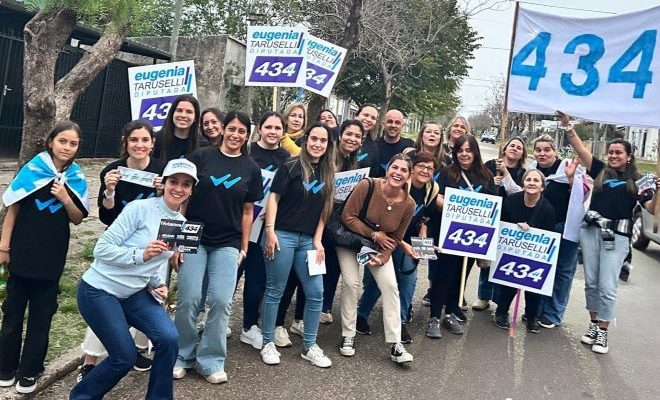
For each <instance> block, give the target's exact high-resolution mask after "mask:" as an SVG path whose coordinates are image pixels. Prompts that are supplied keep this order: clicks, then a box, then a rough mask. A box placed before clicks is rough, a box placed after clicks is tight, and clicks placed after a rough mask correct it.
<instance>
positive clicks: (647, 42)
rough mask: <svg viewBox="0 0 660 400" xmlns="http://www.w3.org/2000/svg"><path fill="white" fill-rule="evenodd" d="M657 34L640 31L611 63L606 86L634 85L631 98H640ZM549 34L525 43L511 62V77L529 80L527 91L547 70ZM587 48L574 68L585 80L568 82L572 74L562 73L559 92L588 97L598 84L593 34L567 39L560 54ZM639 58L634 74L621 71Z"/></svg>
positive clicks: (599, 48)
mask: <svg viewBox="0 0 660 400" xmlns="http://www.w3.org/2000/svg"><path fill="white" fill-rule="evenodd" d="M657 34H658V31H657V29H650V30H646V31H644V32H643V33H642V34H641V35H640V36H639V37H638V38H637V39H636V40H635V41H634V42H633V43H632V44H631V45H630V47H628V49H626V51H625V52H624V53H623V54H622V55H621V57H619V59H618V60H617V61H616V62H615V63H614V64H612V66H611V67H610V70H609V74H608V77H607V82H608V83H632V84H634V85H635V90H634V92H633V98H635V99H641V98H643V97H644V90H645V89H646V85H648V84H649V83H651V82H652V81H653V72H652V71H651V70H650V67H651V62H652V61H653V53H654V51H655V44H656V38H657ZM551 39H552V35H551V34H550V33H549V32H541V33H539V34H538V35H537V36H536V37H535V38H534V39H532V40H530V41H529V42H528V43H527V44H525V45H524V46H523V47H522V48H521V49H520V51H518V53H517V54H516V55H515V56H514V57H513V58H512V59H511V75H517V76H526V77H529V78H530V80H529V87H528V89H529V90H536V89H537V88H538V85H539V81H540V80H541V78H544V77H545V75H546V73H547V70H548V68H547V67H546V66H545V60H546V50H547V49H548V45H549V44H550V40H551ZM579 45H587V46H589V53H587V54H586V55H582V56H580V58H579V61H578V66H577V67H578V69H581V70H583V71H584V72H585V73H586V75H587V79H586V80H585V82H584V83H582V84H581V85H576V84H574V83H573V81H572V73H570V72H564V73H562V74H561V79H560V84H561V87H562V89H563V90H564V91H565V92H566V93H568V94H570V95H574V96H588V95H589V94H591V93H593V92H594V91H595V90H596V89H597V88H598V85H599V83H600V78H599V73H598V69H597V68H596V63H597V62H598V61H599V60H600V59H601V58H602V56H603V54H604V53H605V42H604V40H603V39H602V38H601V37H600V36H597V35H594V34H583V35H580V36H577V37H575V38H573V40H571V41H570V42H569V43H568V44H567V45H566V47H565V48H564V53H567V54H573V53H575V50H576V48H577V46H579ZM533 52H536V62H535V63H534V64H533V65H531V64H524V62H525V61H526V60H527V59H528V58H529V57H530V56H531V55H532V53H533ZM637 56H640V61H639V65H638V67H637V70H636V71H624V69H625V68H626V67H628V66H629V65H630V63H631V62H632V61H633V60H634V59H636V58H637Z"/></svg>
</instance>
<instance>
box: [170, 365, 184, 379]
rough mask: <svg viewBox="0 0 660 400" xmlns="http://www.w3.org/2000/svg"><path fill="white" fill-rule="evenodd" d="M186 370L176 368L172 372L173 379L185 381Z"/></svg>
mask: <svg viewBox="0 0 660 400" xmlns="http://www.w3.org/2000/svg"><path fill="white" fill-rule="evenodd" d="M186 372H187V371H186V369H185V368H181V367H174V369H173V370H172V378H174V379H183V377H184V376H186Z"/></svg>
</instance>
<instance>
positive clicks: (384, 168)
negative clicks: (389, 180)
mask: <svg viewBox="0 0 660 400" xmlns="http://www.w3.org/2000/svg"><path fill="white" fill-rule="evenodd" d="M389 166H390V163H387V164H380V167H381V168H382V169H383V171H387V167H389Z"/></svg>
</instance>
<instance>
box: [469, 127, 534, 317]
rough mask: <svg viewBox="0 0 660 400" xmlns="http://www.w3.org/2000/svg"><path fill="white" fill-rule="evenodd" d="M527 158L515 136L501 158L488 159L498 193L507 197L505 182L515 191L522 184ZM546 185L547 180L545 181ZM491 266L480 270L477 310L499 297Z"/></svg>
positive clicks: (521, 141)
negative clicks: (513, 186)
mask: <svg viewBox="0 0 660 400" xmlns="http://www.w3.org/2000/svg"><path fill="white" fill-rule="evenodd" d="M526 160H527V149H526V148H525V142H524V141H523V140H522V139H521V138H519V137H514V138H511V139H509V141H508V142H506V143H505V144H504V146H502V149H501V152H500V158H498V159H494V160H489V161H486V164H485V166H486V168H488V170H489V171H490V172H491V173H492V174H493V176H494V180H495V184H496V185H497V186H499V191H498V193H497V194H498V195H499V196H501V197H503V198H506V196H507V190H506V186H505V182H507V181H509V182H513V183H514V184H515V185H516V186H515V189H514V190H515V191H518V190H519V189H518V187H519V186H522V183H523V182H522V181H523V175H524V174H525V161H526ZM544 186H545V182H544ZM489 272H490V269H489V268H481V269H480V270H479V288H478V299H477V301H475V302H474V303H473V304H472V309H473V310H475V311H483V310H486V309H488V308H490V301H491V300H495V299H496V297H497V288H498V286H497V285H496V284H495V283H491V282H489V281H488V274H489Z"/></svg>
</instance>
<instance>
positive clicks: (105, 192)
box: [103, 189, 115, 200]
mask: <svg viewBox="0 0 660 400" xmlns="http://www.w3.org/2000/svg"><path fill="white" fill-rule="evenodd" d="M103 198H104V199H108V200H112V199H114V198H115V192H112V196H109V195H108V189H106V190H104V191H103Z"/></svg>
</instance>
